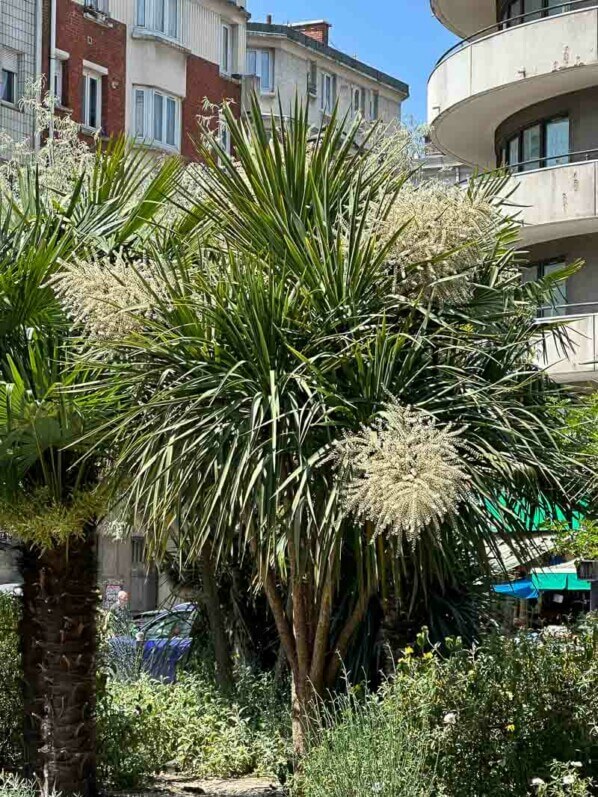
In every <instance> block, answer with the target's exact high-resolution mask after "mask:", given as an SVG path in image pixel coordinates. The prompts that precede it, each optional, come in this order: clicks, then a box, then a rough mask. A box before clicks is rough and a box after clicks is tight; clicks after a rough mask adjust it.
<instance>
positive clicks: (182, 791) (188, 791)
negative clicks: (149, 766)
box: [111, 775, 283, 797]
mask: <svg viewBox="0 0 598 797" xmlns="http://www.w3.org/2000/svg"><path fill="white" fill-rule="evenodd" d="M111 797H283V791H282V789H281V788H280V787H279V786H278V784H276V783H273V782H272V781H271V780H267V779H264V778H240V779H239V780H218V779H214V780H190V779H189V778H183V777H180V776H173V775H165V776H163V777H160V778H157V779H156V781H155V782H154V784H153V785H152V786H150V787H149V788H147V789H144V790H143V791H141V790H139V791H123V792H112V793H111Z"/></svg>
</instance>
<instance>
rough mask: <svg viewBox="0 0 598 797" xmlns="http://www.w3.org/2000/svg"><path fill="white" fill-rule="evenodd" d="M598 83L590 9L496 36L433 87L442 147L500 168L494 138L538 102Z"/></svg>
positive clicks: (468, 49)
mask: <svg viewBox="0 0 598 797" xmlns="http://www.w3.org/2000/svg"><path fill="white" fill-rule="evenodd" d="M597 83H598V10H597V9H596V8H593V9H583V10H581V11H572V12H570V13H566V14H559V15H556V16H553V17H547V18H543V19H539V20H536V21H532V22H527V23H525V24H523V25H517V26H515V27H512V28H509V29H508V30H502V31H500V32H496V33H491V34H489V35H487V36H484V37H483V38H481V39H478V40H475V41H473V42H471V43H470V44H468V45H467V46H465V47H464V48H463V49H460V50H457V51H455V52H454V53H453V54H452V55H450V56H449V57H448V58H447V59H446V60H444V61H443V62H441V63H440V64H439V65H438V66H437V68H436V69H435V70H434V72H433V73H432V75H431V76H430V81H429V84H428V121H429V122H430V123H432V124H433V128H432V131H431V137H432V140H433V141H434V143H435V144H437V145H438V146H439V147H440V149H442V150H443V151H445V152H449V153H451V154H452V155H454V156H455V157H457V158H458V159H459V160H463V161H465V162H467V163H471V164H475V165H478V166H483V167H491V166H493V165H494V161H495V158H494V134H495V131H496V129H497V128H498V126H499V125H500V124H502V122H503V121H504V120H505V119H506V118H508V117H510V116H511V115H513V114H514V113H516V112H518V111H519V110H522V109H524V108H528V107H529V106H530V105H533V104H534V103H535V102H541V101H543V100H547V99H549V98H550V97H555V96H557V95H561V94H565V93H569V92H572V91H577V90H581V89H583V88H587V87H590V86H595V85H596V84H597Z"/></svg>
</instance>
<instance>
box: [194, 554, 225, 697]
mask: <svg viewBox="0 0 598 797" xmlns="http://www.w3.org/2000/svg"><path fill="white" fill-rule="evenodd" d="M199 568H200V572H201V581H202V598H203V603H204V606H205V609H206V613H207V615H208V622H209V624H210V631H211V635H212V642H213V645H214V658H215V659H216V681H217V683H218V685H219V686H220V687H222V688H223V689H231V688H232V685H233V673H232V662H231V651H230V644H229V640H228V636H227V633H226V626H225V623H224V613H223V611H222V607H221V605H220V598H219V596H218V583H217V581H216V572H215V565H214V560H213V557H212V554H211V552H210V551H209V549H208V548H207V546H205V547H204V549H203V550H202V553H201V557H200V561H199Z"/></svg>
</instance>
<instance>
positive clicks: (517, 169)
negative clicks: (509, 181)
mask: <svg viewBox="0 0 598 797" xmlns="http://www.w3.org/2000/svg"><path fill="white" fill-rule="evenodd" d="M593 160H598V148H596V149H582V150H579V151H577V152H564V153H563V154H562V155H549V156H547V157H546V156H544V157H541V158H532V159H531V160H527V161H519V163H513V164H504V165H503V166H502V167H499V168H504V169H507V170H508V171H509V172H511V173H513V174H527V173H528V172H534V171H537V170H539V169H550V168H553V167H555V166H569V165H570V164H572V163H586V162H589V161H593ZM555 161H558V163H556V162H555ZM532 164H538V165H537V166H534V167H533V168H529V169H524V168H522V167H524V166H532Z"/></svg>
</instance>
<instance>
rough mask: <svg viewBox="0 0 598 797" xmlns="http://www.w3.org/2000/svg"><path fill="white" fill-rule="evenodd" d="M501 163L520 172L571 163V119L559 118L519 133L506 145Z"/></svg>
mask: <svg viewBox="0 0 598 797" xmlns="http://www.w3.org/2000/svg"><path fill="white" fill-rule="evenodd" d="M502 160H503V163H504V164H505V165H506V166H511V167H512V168H513V170H514V171H518V172H526V171H530V170H531V169H542V168H544V167H546V166H558V165H559V164H563V163H569V117H568V116H557V117H554V118H553V119H547V120H546V121H543V122H538V123H536V124H534V125H530V126H529V127H526V128H524V129H523V130H520V131H519V132H518V133H517V134H516V135H514V136H512V137H511V138H509V140H508V141H507V142H506V144H505V146H504V148H503V153H502Z"/></svg>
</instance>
